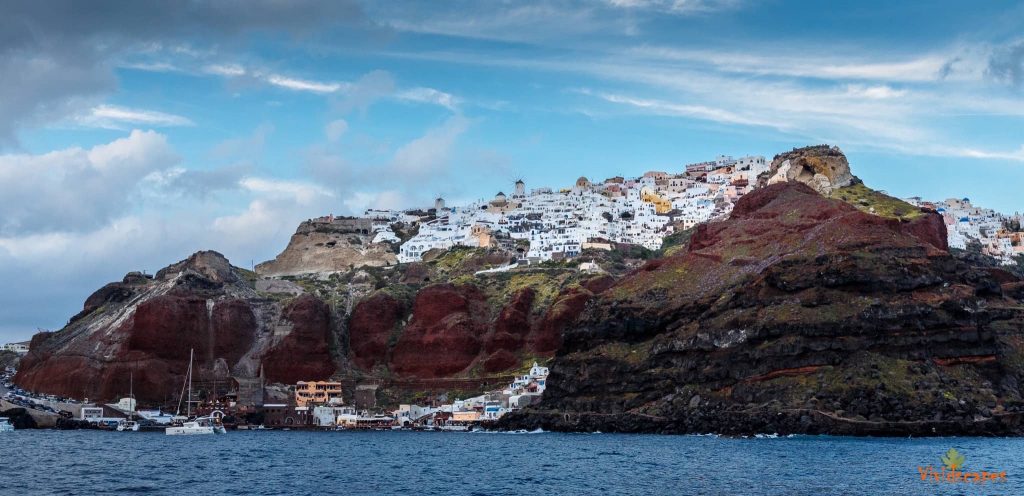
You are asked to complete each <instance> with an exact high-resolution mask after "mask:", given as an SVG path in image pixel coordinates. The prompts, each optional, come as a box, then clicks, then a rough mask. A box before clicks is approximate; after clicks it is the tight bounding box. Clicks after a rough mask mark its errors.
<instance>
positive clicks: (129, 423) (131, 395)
mask: <svg viewBox="0 0 1024 496" xmlns="http://www.w3.org/2000/svg"><path fill="white" fill-rule="evenodd" d="M128 401H129V402H130V404H131V411H130V412H128V418H127V419H125V420H122V421H120V422H118V423H117V432H138V431H139V423H138V422H136V421H135V406H136V405H135V376H134V374H133V373H131V372H129V373H128Z"/></svg>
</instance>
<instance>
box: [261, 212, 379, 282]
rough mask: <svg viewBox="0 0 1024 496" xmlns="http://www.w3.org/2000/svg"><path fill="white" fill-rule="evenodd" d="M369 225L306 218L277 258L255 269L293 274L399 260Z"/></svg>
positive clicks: (333, 270)
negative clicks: (378, 241)
mask: <svg viewBox="0 0 1024 496" xmlns="http://www.w3.org/2000/svg"><path fill="white" fill-rule="evenodd" d="M339 222H340V221H339ZM367 227H369V226H348V225H340V224H338V223H334V224H332V223H324V222H312V221H307V222H303V223H302V224H301V225H299V228H298V230H296V232H295V234H294V235H292V237H291V240H289V241H288V246H287V247H286V248H285V249H284V251H283V252H281V254H279V255H278V256H277V258H275V259H274V260H271V261H269V262H264V263H261V264H259V265H257V266H256V272H257V273H258V274H260V275H263V276H292V275H300V274H315V273H323V272H343V271H347V270H349V269H352V268H356V267H364V266H370V267H381V266H385V265H394V264H396V263H398V257H397V256H396V255H395V253H394V251H392V249H391V247H390V246H389V245H387V244H382V243H372V241H373V232H371V231H369V230H368V229H367Z"/></svg>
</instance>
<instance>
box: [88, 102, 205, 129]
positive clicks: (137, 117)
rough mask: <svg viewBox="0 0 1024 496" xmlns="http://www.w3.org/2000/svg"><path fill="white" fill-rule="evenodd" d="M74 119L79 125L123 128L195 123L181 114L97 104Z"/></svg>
mask: <svg viewBox="0 0 1024 496" xmlns="http://www.w3.org/2000/svg"><path fill="white" fill-rule="evenodd" d="M73 120H74V121H75V123H77V124H79V125H83V126H89V127H100V128H107V129H123V128H124V127H126V126H127V127H131V126H153V127H178V126H194V125H195V123H194V122H192V120H191V119H189V118H187V117H182V116H180V115H174V114H168V113H165V112H159V111H156V110H146V109H137V108H129V107H120V106H117V105H98V106H95V107H93V108H91V109H89V111H88V113H86V114H83V115H78V116H75V117H74V118H73Z"/></svg>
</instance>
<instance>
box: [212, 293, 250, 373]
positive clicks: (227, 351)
mask: <svg viewBox="0 0 1024 496" xmlns="http://www.w3.org/2000/svg"><path fill="white" fill-rule="evenodd" d="M212 317H213V322H212V324H213V343H214V344H213V356H212V357H211V359H213V358H223V359H225V360H227V362H228V363H237V362H238V361H239V360H241V358H242V356H243V355H245V352H246V351H248V350H249V349H251V348H252V346H253V344H255V341H256V330H257V329H258V328H259V323H258V322H256V315H255V314H254V313H253V311H252V306H251V305H249V302H247V301H245V300H244V299H241V298H235V299H230V300H223V301H219V302H217V303H216V304H215V305H214V307H213V315H212Z"/></svg>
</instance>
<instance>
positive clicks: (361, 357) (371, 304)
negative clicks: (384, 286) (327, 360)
mask: <svg viewBox="0 0 1024 496" xmlns="http://www.w3.org/2000/svg"><path fill="white" fill-rule="evenodd" d="M405 315H406V304H405V303H404V302H402V301H399V300H398V299H396V298H395V297H393V296H391V295H390V294H388V293H385V292H382V291H379V292H376V293H374V294H373V295H371V296H370V297H368V298H366V299H364V300H362V301H360V302H359V303H358V304H357V305H356V306H355V308H353V309H352V316H351V318H350V320H349V325H348V329H349V349H350V352H351V357H352V361H353V363H355V365H356V366H358V367H359V368H361V369H363V370H372V369H373V368H374V367H376V366H377V365H384V364H385V363H386V362H387V356H388V341H389V340H390V339H391V334H392V333H393V332H395V330H396V327H397V326H399V325H400V324H401V322H402V320H403V319H404V318H405Z"/></svg>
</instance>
